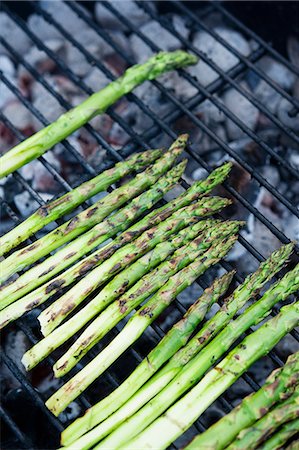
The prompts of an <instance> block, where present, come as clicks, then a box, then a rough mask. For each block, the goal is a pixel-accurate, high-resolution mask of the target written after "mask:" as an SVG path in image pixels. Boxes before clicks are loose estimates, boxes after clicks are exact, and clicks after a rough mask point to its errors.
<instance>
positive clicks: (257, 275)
mask: <svg viewBox="0 0 299 450" xmlns="http://www.w3.org/2000/svg"><path fill="white" fill-rule="evenodd" d="M292 250H293V245H292V244H288V245H286V246H283V247H281V248H280V249H279V250H277V251H275V252H273V253H272V255H270V257H269V258H268V259H267V260H266V261H265V262H264V263H262V264H261V265H260V267H259V269H258V270H257V271H256V272H254V273H253V274H251V275H250V276H248V277H247V278H246V279H245V280H244V282H243V284H242V285H241V286H239V287H238V288H237V289H236V290H235V291H234V293H233V294H232V295H231V296H230V297H229V298H228V299H227V300H226V302H225V305H226V304H230V303H231V304H232V305H233V304H235V308H236V310H238V309H239V307H240V308H241V307H242V306H244V304H245V303H246V302H247V301H248V300H250V298H252V297H254V296H255V295H256V294H257V293H258V292H259V290H260V289H261V288H262V287H263V285H264V284H265V283H266V282H268V281H269V280H270V279H271V278H272V277H273V276H274V275H275V273H277V272H278V271H279V270H280V269H281V268H282V267H283V266H284V265H285V263H286V261H287V259H288V257H289V255H290V254H291V252H292ZM225 305H224V307H223V308H222V310H220V311H218V313H217V314H216V315H215V316H214V317H213V318H212V319H210V321H208V322H207V323H208V324H209V326H208V327H205V326H204V327H203V329H206V330H213V332H209V333H208V334H206V338H203V337H204V335H202V333H201V331H200V332H199V333H197V334H196V335H195V336H194V338H193V339H191V341H190V342H189V344H187V345H186V346H185V347H183V348H182V349H181V350H180V351H178V352H177V353H176V354H175V355H174V356H173V357H172V358H171V359H170V361H169V363H168V364H166V366H165V367H164V368H162V369H161V370H160V371H159V372H158V373H157V374H156V375H155V376H154V377H153V378H152V379H151V380H150V381H149V382H148V383H147V384H146V385H145V386H144V388H142V389H140V391H139V392H137V393H136V394H135V395H133V394H134V393H133V392H132V398H131V399H130V400H129V401H128V402H127V403H126V404H124V405H123V407H122V408H120V409H119V411H117V412H116V413H115V414H113V415H111V417H109V419H107V420H106V421H105V422H104V423H103V424H100V425H99V426H98V427H96V428H95V430H93V431H91V433H92V436H91V438H92V439H94V438H95V437H96V436H97V441H95V442H98V441H99V440H100V439H101V438H102V437H103V436H106V434H107V430H108V432H110V431H111V429H114V427H116V426H118V425H120V424H121V423H122V422H123V421H124V420H125V419H127V418H128V417H130V415H132V414H133V413H134V412H136V411H137V410H138V409H140V408H141V407H142V406H143V405H144V404H145V403H146V402H149V401H150V400H151V398H153V397H154V396H155V395H156V394H158V393H159V392H160V391H162V389H163V388H164V387H165V386H167V385H168V384H169V383H170V382H171V380H173V378H175V376H176V375H177V374H178V373H179V372H180V370H181V369H182V368H183V367H184V366H185V365H186V364H187V363H188V362H189V361H190V360H191V359H192V358H193V357H194V356H195V355H196V354H197V353H199V351H200V350H201V349H202V348H203V347H204V346H205V345H206V344H207V343H208V342H209V341H210V340H211V339H212V337H213V336H215V335H216V334H217V333H218V332H219V331H220V330H221V329H222V327H224V326H225V325H226V324H227V323H228V322H229V320H230V319H231V318H232V317H233V315H234V312H233V311H234V309H233V307H232V305H231V306H230V312H228V314H227V316H223V314H222V312H223V309H224V308H225V307H226V306H225ZM225 317H226V320H225ZM219 318H221V320H219ZM130 397H131V395H130ZM108 398H109V397H108ZM107 401H108V400H107ZM119 402H120V404H119V406H121V404H123V402H122V400H121V399H120V400H119ZM109 414H110V412H109V408H107V410H106V409H104V408H103V407H102V406H101V402H99V403H97V404H96V405H94V406H93V407H92V408H90V409H89V410H88V411H87V412H86V414H85V416H84V417H83V418H82V419H78V420H80V421H81V423H84V427H82V430H83V431H82V433H83V432H85V431H86V428H87V429H88V430H90V429H92V428H93V427H95V426H96V425H97V424H98V423H99V422H101V421H102V420H104V419H106V418H107V417H108V416H109ZM75 423H76V422H75ZM106 425H107V426H106ZM110 426H111V427H112V428H109V427H110ZM79 432H80V427H78V433H79ZM82 433H81V434H82ZM81 434H80V435H81ZM88 434H89V433H88ZM80 435H78V437H79V436H80ZM86 436H87V435H86ZM71 438H72V436H70V435H68V439H71ZM74 438H75V436H74ZM129 438H130V436H128V439H129ZM86 448H89V447H86Z"/></svg>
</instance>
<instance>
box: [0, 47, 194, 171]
mask: <svg viewBox="0 0 299 450" xmlns="http://www.w3.org/2000/svg"><path fill="white" fill-rule="evenodd" d="M197 61H198V59H197V57H196V56H194V55H190V54H188V53H186V52H184V51H181V50H177V51H175V52H169V53H167V52H161V53H158V54H157V55H154V56H152V57H151V58H150V59H149V60H148V61H146V62H145V63H144V64H137V65H135V66H133V67H131V68H129V69H127V70H126V72H125V73H124V74H123V75H122V76H121V77H120V78H118V79H117V80H115V81H113V82H111V83H109V84H108V85H107V86H106V87H105V88H104V89H102V90H101V91H99V92H97V93H95V94H93V95H91V96H90V97H89V98H88V99H87V100H85V101H84V102H83V103H81V104H80V105H78V106H76V107H75V108H73V109H71V110H70V111H68V112H66V113H65V114H62V116H60V117H59V118H58V119H57V120H56V121H55V122H53V123H52V124H50V125H48V126H47V127H46V128H44V129H42V130H40V131H38V132H37V133H35V134H34V135H33V136H31V137H29V138H28V139H26V140H25V141H23V142H21V143H20V144H18V145H17V146H16V147H14V148H13V149H11V150H10V151H8V152H7V153H5V155H3V156H2V157H1V158H0V178H3V177H4V176H6V175H8V174H9V173H11V172H13V171H14V170H16V169H18V168H19V167H22V166H23V165H24V164H26V163H28V162H29V161H32V160H33V159H35V158H38V157H39V156H41V155H42V154H43V153H45V152H46V151H47V150H48V149H49V148H51V147H53V146H54V145H55V144H57V143H58V142H60V141H62V139H64V138H66V137H67V136H69V135H70V134H71V133H73V132H74V131H75V130H77V129H78V128H80V127H81V126H82V125H84V124H85V123H86V122H88V121H89V120H91V119H92V118H93V117H95V116H96V115H98V114H103V113H104V112H105V111H106V109H107V108H108V107H109V106H111V105H112V104H113V103H115V102H116V101H117V100H118V99H119V98H121V97H123V96H124V95H126V94H128V93H129V92H131V91H132V90H133V89H134V88H135V87H136V86H138V85H139V84H142V83H143V82H144V81H146V80H153V79H154V78H157V77H158V76H159V75H162V74H163V73H165V72H169V71H171V70H174V69H177V68H181V67H185V66H188V65H191V64H196V63H197Z"/></svg>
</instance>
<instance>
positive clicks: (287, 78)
mask: <svg viewBox="0 0 299 450" xmlns="http://www.w3.org/2000/svg"><path fill="white" fill-rule="evenodd" d="M257 66H258V67H259V68H260V69H261V70H262V71H263V72H265V74H266V75H268V77H269V78H271V80H273V81H275V82H276V83H277V84H278V85H279V86H281V87H282V88H284V89H286V90H290V89H291V88H292V86H293V84H294V82H295V78H296V76H295V74H293V72H291V71H290V70H289V69H288V68H287V67H286V66H285V65H283V64H281V63H280V62H278V61H276V60H275V59H273V58H272V57H271V56H263V57H262V58H261V59H260V60H259V61H258V62H257Z"/></svg>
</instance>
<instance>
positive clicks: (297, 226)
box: [283, 214, 299, 242]
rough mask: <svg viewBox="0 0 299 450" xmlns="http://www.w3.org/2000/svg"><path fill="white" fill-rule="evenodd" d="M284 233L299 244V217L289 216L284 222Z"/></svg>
mask: <svg viewBox="0 0 299 450" xmlns="http://www.w3.org/2000/svg"><path fill="white" fill-rule="evenodd" d="M283 232H284V234H285V235H286V236H287V237H288V238H289V239H291V240H292V241H293V240H294V241H297V242H299V221H298V217H295V216H294V215H292V214H289V215H287V216H286V217H285V219H284V222H283Z"/></svg>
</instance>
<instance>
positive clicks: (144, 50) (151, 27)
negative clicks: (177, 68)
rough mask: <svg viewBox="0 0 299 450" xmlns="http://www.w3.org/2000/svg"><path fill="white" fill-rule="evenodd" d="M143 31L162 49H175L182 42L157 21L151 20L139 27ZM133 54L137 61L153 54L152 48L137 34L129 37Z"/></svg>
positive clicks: (142, 60) (140, 61) (179, 46)
mask: <svg viewBox="0 0 299 450" xmlns="http://www.w3.org/2000/svg"><path fill="white" fill-rule="evenodd" d="M140 32H141V33H143V34H144V35H145V36H146V37H147V38H148V39H150V40H151V41H152V42H153V43H154V44H156V43H158V45H159V47H161V49H162V50H167V51H171V50H176V49H178V48H181V47H182V43H181V42H180V41H179V40H178V39H177V38H176V37H175V36H174V35H173V34H171V33H170V32H169V31H168V30H166V29H165V28H164V27H163V26H161V25H160V24H159V23H158V22H156V21H154V20H152V21H150V22H148V23H146V24H145V25H143V26H141V27H140ZM130 42H131V46H132V51H133V54H134V56H135V58H136V60H137V62H138V63H142V62H144V61H146V60H147V59H148V58H149V57H150V56H152V54H153V50H152V49H151V48H150V47H149V46H148V45H147V44H146V43H145V42H144V41H143V40H142V39H141V38H140V37H139V36H137V35H135V34H134V35H132V36H131V37H130Z"/></svg>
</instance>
